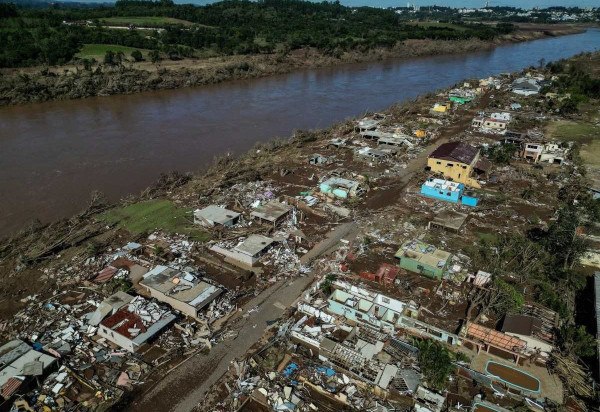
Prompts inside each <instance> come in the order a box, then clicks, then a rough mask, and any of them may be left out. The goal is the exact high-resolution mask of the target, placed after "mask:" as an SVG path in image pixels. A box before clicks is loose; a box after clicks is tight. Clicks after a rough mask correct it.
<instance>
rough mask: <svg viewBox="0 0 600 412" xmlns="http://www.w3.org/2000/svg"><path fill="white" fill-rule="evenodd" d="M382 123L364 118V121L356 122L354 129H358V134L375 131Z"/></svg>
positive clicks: (379, 120)
mask: <svg viewBox="0 0 600 412" xmlns="http://www.w3.org/2000/svg"><path fill="white" fill-rule="evenodd" d="M382 121H383V119H379V118H378V119H375V118H369V117H365V118H364V119H362V120H359V121H358V123H357V124H356V129H358V131H360V132H363V131H366V130H375V129H377V127H378V126H379V124H380V123H381V122H382Z"/></svg>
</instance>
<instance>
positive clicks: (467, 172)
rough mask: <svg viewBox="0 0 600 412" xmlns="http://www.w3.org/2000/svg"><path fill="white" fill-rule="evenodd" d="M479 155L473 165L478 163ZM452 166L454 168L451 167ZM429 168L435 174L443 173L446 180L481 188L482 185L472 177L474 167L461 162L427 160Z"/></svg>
mask: <svg viewBox="0 0 600 412" xmlns="http://www.w3.org/2000/svg"><path fill="white" fill-rule="evenodd" d="M478 159H479V155H478V156H477V157H476V158H475V160H474V161H473V165H474V164H476V163H477V160H478ZM450 165H452V166H450ZM427 166H429V168H430V169H431V170H432V171H433V172H435V173H441V174H442V175H444V177H445V178H446V179H451V180H452V181H454V182H459V183H463V184H464V185H467V186H471V187H475V188H480V187H481V185H480V184H479V183H478V182H477V180H475V179H472V178H471V177H470V176H471V175H472V174H473V166H472V165H467V164H464V163H459V162H451V161H447V160H442V159H434V158H429V159H427Z"/></svg>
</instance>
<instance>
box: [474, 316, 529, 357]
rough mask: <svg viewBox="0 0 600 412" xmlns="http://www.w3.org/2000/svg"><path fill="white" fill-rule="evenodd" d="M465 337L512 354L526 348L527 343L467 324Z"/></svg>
mask: <svg viewBox="0 0 600 412" xmlns="http://www.w3.org/2000/svg"><path fill="white" fill-rule="evenodd" d="M467 336H470V337H472V338H475V339H478V340H480V341H482V342H485V343H488V344H490V345H492V346H495V347H497V348H500V349H506V350H509V351H512V352H519V351H521V350H523V349H525V347H526V346H527V342H525V341H524V340H521V339H519V338H516V337H514V336H510V335H507V334H505V333H502V332H499V331H497V330H494V329H490V328H486V327H485V326H481V325H478V324H476V323H471V324H469V328H468V329H467Z"/></svg>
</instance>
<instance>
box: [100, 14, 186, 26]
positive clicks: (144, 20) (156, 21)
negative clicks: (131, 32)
mask: <svg viewBox="0 0 600 412" xmlns="http://www.w3.org/2000/svg"><path fill="white" fill-rule="evenodd" d="M100 22H101V23H102V24H106V25H109V26H129V25H130V24H133V25H135V26H138V27H164V26H173V25H182V26H191V25H193V24H194V23H192V22H191V21H187V20H180V19H175V18H172V17H153V16H148V17H106V18H103V19H100Z"/></svg>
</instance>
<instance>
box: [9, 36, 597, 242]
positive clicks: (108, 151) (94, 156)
mask: <svg viewBox="0 0 600 412" xmlns="http://www.w3.org/2000/svg"><path fill="white" fill-rule="evenodd" d="M598 44H600V31H597V30H590V31H588V32H586V33H583V34H578V35H573V36H563V37H555V38H549V39H542V40H537V41H533V42H526V43H519V44H511V45H505V46H499V47H497V48H495V49H493V50H487V51H479V52H473V53H468V54H459V55H444V56H434V57H422V58H414V59H403V60H387V61H382V62H376V63H359V64H354V65H345V66H339V67H331V68H323V69H310V70H299V71H296V72H294V73H291V74H286V75H278V76H272V77H267V78H262V79H252V80H246V81H234V82H227V83H223V84H219V85H211V86H206V87H202V88H186V89H181V90H169V91H159V92H148V93H140V94H134V95H127V96H113V97H106V98H104V97H102V98H98V97H96V98H89V99H85V100H79V101H76V100H72V101H56V102H48V103H43V104H34V105H25V106H13V107H5V108H2V109H0V164H1V165H2V167H1V168H0V191H1V192H2V193H3V195H4V200H3V207H2V211H3V218H2V219H1V220H0V234H3V235H6V234H8V233H11V232H13V231H15V230H18V229H19V228H21V227H23V225H25V224H27V222H30V221H31V220H33V219H36V218H38V219H40V220H41V221H42V222H49V221H53V220H55V219H59V218H64V217H67V216H72V215H73V214H74V213H76V212H77V211H79V210H81V208H82V207H84V206H85V205H86V204H87V203H88V202H89V195H90V192H92V191H94V190H99V191H101V192H103V193H104V194H105V195H106V196H107V197H108V199H109V200H111V201H115V200H118V199H120V198H122V197H124V196H127V195H130V194H132V193H137V192H139V191H140V190H142V189H144V188H145V187H147V186H148V185H150V184H151V183H152V182H154V181H155V180H156V179H157V178H158V177H159V175H160V174H161V173H163V172H168V171H171V170H179V171H182V172H187V171H191V172H201V171H204V170H206V168H207V167H208V166H209V165H210V164H211V163H212V162H213V159H214V158H215V157H216V156H221V155H224V154H226V153H233V154H240V153H243V152H245V151H247V150H248V149H250V148H252V146H253V145H254V144H256V142H266V141H269V140H272V139H274V138H276V137H277V136H289V135H290V134H291V133H292V132H293V131H294V130H296V129H314V128H318V127H325V126H327V125H329V124H333V123H336V122H339V121H341V120H343V119H346V118H347V117H349V116H356V115H360V114H362V113H364V112H365V111H369V110H371V111H373V110H380V109H383V108H385V107H388V106H389V105H391V104H394V103H395V102H398V101H406V100H409V99H413V98H415V97H416V96H418V95H421V94H425V93H429V92H432V91H435V90H437V89H440V88H443V87H448V86H450V85H452V84H455V83H456V82H459V81H462V80H463V79H464V78H469V77H477V78H482V77H485V76H489V75H494V74H498V73H502V72H513V71H516V70H520V69H522V68H524V67H528V66H531V65H537V64H539V63H538V62H539V60H540V59H542V58H543V59H545V60H546V61H551V60H557V59H560V58H564V57H569V56H572V55H574V54H577V53H579V52H582V51H591V50H594V49H596V48H597V47H598Z"/></svg>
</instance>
